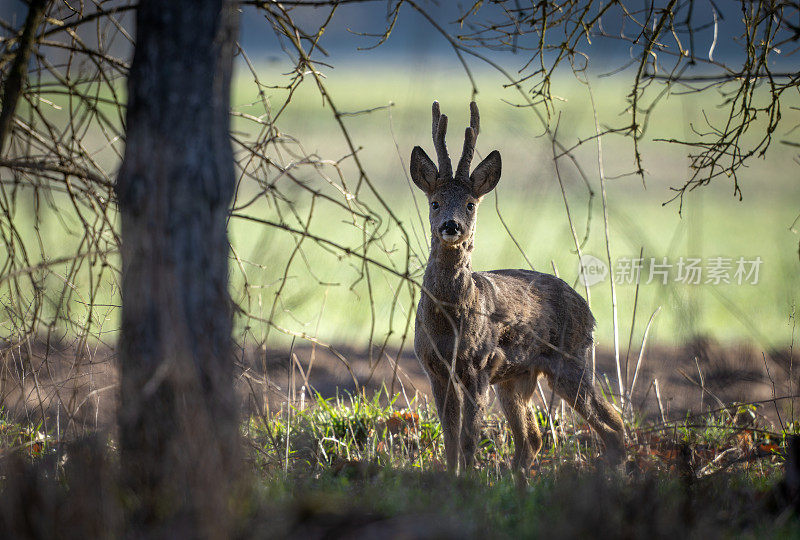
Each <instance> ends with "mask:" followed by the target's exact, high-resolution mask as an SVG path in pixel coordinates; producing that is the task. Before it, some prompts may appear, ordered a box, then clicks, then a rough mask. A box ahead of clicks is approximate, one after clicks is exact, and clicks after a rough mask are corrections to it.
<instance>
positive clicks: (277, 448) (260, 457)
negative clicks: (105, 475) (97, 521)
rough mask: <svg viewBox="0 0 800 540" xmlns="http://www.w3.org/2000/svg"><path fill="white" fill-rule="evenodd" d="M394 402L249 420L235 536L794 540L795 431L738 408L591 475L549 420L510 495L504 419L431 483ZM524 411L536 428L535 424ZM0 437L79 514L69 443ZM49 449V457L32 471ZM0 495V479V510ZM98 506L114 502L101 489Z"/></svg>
mask: <svg viewBox="0 0 800 540" xmlns="http://www.w3.org/2000/svg"><path fill="white" fill-rule="evenodd" d="M398 399H399V396H394V397H391V396H386V395H382V396H376V397H375V398H371V399H366V398H363V397H359V396H346V397H339V398H334V399H330V400H322V399H321V398H319V397H317V399H316V400H315V401H304V402H303V406H301V405H300V403H299V402H298V403H296V406H295V407H290V408H287V407H286V406H284V407H283V408H281V409H280V410H278V411H273V412H272V413H269V414H266V415H264V416H262V417H259V416H252V417H250V418H248V419H247V420H246V421H245V422H244V423H243V425H242V435H243V441H244V442H245V444H246V448H247V452H246V459H247V463H248V467H247V471H248V477H249V479H250V482H251V483H252V486H253V488H254V489H253V490H252V491H251V492H250V495H249V496H248V498H247V499H246V500H240V501H238V503H237V507H236V512H237V516H238V518H237V519H238V526H239V527H240V533H241V536H243V537H259V536H262V535H263V534H265V533H266V532H268V531H269V533H270V534H271V536H272V537H303V536H308V535H312V534H323V533H324V532H329V533H330V534H334V531H338V533H336V534H340V535H341V534H349V533H350V532H352V533H355V532H356V531H361V530H362V529H361V528H362V527H367V526H375V527H378V530H380V531H383V534H386V535H390V536H394V535H399V534H401V533H402V534H404V535H405V536H410V537H418V536H421V535H428V536H431V535H432V536H434V537H460V538H478V537H486V536H491V537H493V538H519V537H526V538H527V537H533V538H538V537H545V536H546V537H548V538H575V537H587V536H591V537H614V538H617V537H620V536H624V537H627V538H645V537H647V538H669V537H671V538H674V537H680V538H687V537H688V538H695V537H710V538H729V537H737V538H738V537H744V538H751V537H752V538H790V537H793V536H795V535H797V534H798V533H800V517H798V515H797V514H796V513H794V511H792V510H791V507H790V506H789V503H788V501H787V499H786V497H785V494H784V492H783V487H782V484H781V481H782V478H783V475H784V460H785V457H786V452H787V436H788V435H790V434H797V429H796V428H797V426H792V427H791V430H790V431H786V430H780V429H776V427H775V426H772V425H770V424H766V423H765V422H764V421H762V420H759V418H760V417H758V416H757V415H752V414H748V412H749V411H751V409H752V406H750V405H741V406H735V405H734V406H731V407H730V408H728V409H726V410H723V411H718V412H714V413H707V414H705V415H701V416H695V417H692V418H687V419H686V420H685V421H679V422H671V423H668V424H653V423H642V422H638V421H629V422H628V425H627V432H628V445H627V462H626V464H625V467H624V472H623V471H620V470H609V469H607V468H605V467H604V466H603V465H602V462H601V461H600V459H599V456H600V454H601V448H600V446H599V444H598V443H597V441H596V439H595V437H594V436H593V435H592V433H591V432H590V431H588V429H587V427H586V426H585V424H584V423H583V422H582V421H577V422H576V421H573V418H572V415H569V414H568V415H565V416H564V417H561V416H560V415H559V414H556V415H555V417H554V423H553V426H554V427H555V433H556V435H557V437H556V439H557V444H554V443H553V439H552V437H551V433H550V432H548V431H546V429H545V431H544V433H545V437H544V447H543V449H542V452H541V453H540V454H539V457H538V458H537V460H536V462H535V465H534V470H533V471H532V473H531V475H530V477H529V478H528V479H527V483H526V484H519V483H517V482H516V481H515V478H514V475H512V474H511V473H510V471H509V463H510V459H511V456H512V455H513V440H512V439H511V436H510V433H509V429H508V426H507V425H506V422H505V421H504V419H503V418H501V417H498V416H495V415H490V416H489V417H488V418H487V421H486V422H485V424H484V429H483V432H482V436H481V443H480V448H479V452H478V459H477V468H476V469H475V470H472V471H467V473H466V474H463V475H462V476H460V477H458V478H455V477H453V476H451V475H449V474H448V473H447V472H446V471H445V470H444V469H445V467H444V458H443V456H444V451H443V446H442V441H441V429H440V426H439V423H438V420H437V419H436V415H435V413H434V411H433V410H432V408H431V407H430V405H429V404H427V403H424V402H414V403H412V406H411V407H410V408H399V407H397V406H396V403H397V402H398ZM538 414H539V416H540V420H542V421H543V420H545V418H546V416H547V415H546V414H545V413H544V411H541V410H539V411H538ZM4 418H5V417H4ZM0 426H2V430H0V434H11V433H12V432H13V433H14V435H8V436H6V435H3V438H2V439H0V442H1V443H2V445H0V452H2V455H3V456H4V457H5V458H9V457H10V455H11V454H17V455H20V454H21V455H22V457H23V458H24V459H25V460H26V461H27V462H28V463H32V464H33V466H34V467H35V466H36V465H37V464H41V465H42V466H43V467H42V471H44V474H46V475H47V477H48V478H52V479H55V480H56V481H57V482H58V483H59V485H60V486H61V487H60V488H59V489H63V490H66V491H65V496H67V497H68V499H65V500H68V501H69V504H70V505H72V506H75V505H78V506H79V505H80V501H77V500H75V498H74V497H77V496H86V494H87V493H88V492H87V489H88V490H91V487H89V486H79V485H77V484H75V483H80V481H81V479H80V477H79V476H76V475H75V474H74V472H73V473H70V471H72V470H73V469H74V468H75V467H77V469H74V470H81V469H80V467H81V466H80V463H76V461H79V460H80V459H82V458H81V457H80V454H76V456H73V455H72V454H71V452H72V450H71V448H72V446H70V444H69V443H66V444H64V445H60V444H56V443H61V441H56V438H55V435H54V434H44V435H43V436H42V437H40V436H38V435H37V437H38V439H41V440H42V445H43V446H42V449H40V450H39V451H37V452H36V453H33V452H31V450H30V448H29V447H28V446H25V445H24V444H23V445H21V444H20V441H22V442H25V441H27V440H28V439H29V436H28V435H27V434H28V433H29V432H30V430H29V429H27V428H26V427H25V426H24V425H21V424H14V423H10V422H9V421H8V420H7V419H4V420H3V421H2V423H0ZM542 426H543V428H547V424H546V422H542ZM287 442H288V445H287ZM108 444H109V445H110V447H109V448H113V447H114V443H113V441H110V442H108ZM55 448H60V450H59V453H58V455H57V456H56V457H57V458H58V459H56V460H47V459H46V458H45V456H49V455H51V454H53V455H55V454H54V453H53V452H52V451H50V450H49V449H55ZM80 448H81V447H80V446H76V447H75V451H76V452H80ZM105 453H107V452H101V454H105ZM111 454H113V450H112V451H111ZM111 454H109V455H111ZM112 461H113V460H112ZM93 463H95V462H93ZM95 464H96V463H95ZM26 478H32V476H31V473H30V472H29V473H28V476H26ZM112 478H113V476H112ZM51 481H52V480H51ZM5 488H6V484H5V482H4V481H0V500H2V499H3V497H5V496H7V495H8V494H7V493H5ZM105 489H107V490H108V489H109V486H105ZM47 493H48V494H51V495H52V493H51V492H50V491H47ZM70 493H72V495H69V494H70ZM106 493H107V494H109V495H110V496H111V497H112V499H113V498H114V497H119V494H118V493H117V494H116V495H114V493H115V491H114V490H113V488H110V491H107V492H106ZM43 496H50V495H43ZM104 504H106V505H111V507H114V505H121V506H124V504H125V502H124V501H123V500H116V499H113V500H108V499H106V500H105V502H104ZM106 510H107V508H106ZM70 526H71V527H75V526H76V523H71V525H70ZM320 531H322V532H320Z"/></svg>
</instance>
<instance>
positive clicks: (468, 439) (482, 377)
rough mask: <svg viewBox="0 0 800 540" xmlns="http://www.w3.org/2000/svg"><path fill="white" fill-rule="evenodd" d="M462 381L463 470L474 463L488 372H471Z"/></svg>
mask: <svg viewBox="0 0 800 540" xmlns="http://www.w3.org/2000/svg"><path fill="white" fill-rule="evenodd" d="M462 382H463V384H464V401H463V404H462V408H461V411H462V413H461V456H462V457H461V459H462V464H463V466H464V470H465V471H468V470H470V469H471V468H472V466H473V464H474V463H475V451H476V449H477V446H478V438H479V437H480V433H481V426H482V424H483V413H484V411H485V409H486V404H487V402H488V400H489V374H488V373H485V372H478V373H471V374H470V376H468V377H466V378H465V379H464V380H462Z"/></svg>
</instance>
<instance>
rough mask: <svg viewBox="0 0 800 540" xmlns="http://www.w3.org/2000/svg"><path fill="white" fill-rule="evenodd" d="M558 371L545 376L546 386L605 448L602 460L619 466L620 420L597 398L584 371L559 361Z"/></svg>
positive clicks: (622, 434)
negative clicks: (578, 415)
mask: <svg viewBox="0 0 800 540" xmlns="http://www.w3.org/2000/svg"><path fill="white" fill-rule="evenodd" d="M560 367H561V369H560V370H558V369H557V370H556V372H555V373H548V374H547V375H548V381H549V383H550V385H551V386H552V387H553V389H554V390H555V391H556V393H557V394H558V395H559V396H561V397H562V398H563V399H564V401H566V402H567V403H568V404H569V405H570V406H571V407H572V408H573V409H575V411H577V412H578V414H580V415H581V416H582V417H583V418H584V419H585V420H586V421H587V422H588V423H589V425H590V426H592V429H594V430H595V431H596V432H597V434H598V435H599V436H600V439H602V441H603V444H605V447H606V455H605V458H606V460H607V461H608V462H609V463H611V464H615V465H616V464H619V463H620V462H622V460H623V459H624V458H625V427H624V424H623V423H622V417H620V415H619V413H618V412H617V411H616V410H614V408H613V407H612V406H611V404H610V403H608V402H607V401H606V400H604V399H603V398H602V397H600V396H599V395H598V393H597V389H596V388H594V386H592V384H591V378H590V374H589V372H588V371H587V369H588V368H581V367H577V366H572V365H570V364H569V363H568V362H567V361H563V360H562V362H561V366H560Z"/></svg>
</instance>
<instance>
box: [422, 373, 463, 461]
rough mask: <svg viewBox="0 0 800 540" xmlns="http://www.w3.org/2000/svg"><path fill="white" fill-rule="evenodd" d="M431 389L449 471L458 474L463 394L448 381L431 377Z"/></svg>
mask: <svg viewBox="0 0 800 540" xmlns="http://www.w3.org/2000/svg"><path fill="white" fill-rule="evenodd" d="M430 379H431V389H432V390H433V398H434V400H435V401H436V410H437V412H438V413H439V422H440V423H441V424H442V434H443V435H444V451H445V456H446V458H447V470H448V471H451V472H453V473H455V474H458V463H459V460H458V453H459V440H458V439H459V433H460V431H461V402H462V396H461V392H460V391H459V390H458V389H457V388H456V387H455V386H454V385H452V384H450V381H448V380H439V379H436V378H434V377H431V378H430Z"/></svg>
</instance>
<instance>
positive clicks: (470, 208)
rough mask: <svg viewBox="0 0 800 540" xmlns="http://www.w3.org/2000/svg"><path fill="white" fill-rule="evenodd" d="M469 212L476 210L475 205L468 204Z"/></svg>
mask: <svg viewBox="0 0 800 540" xmlns="http://www.w3.org/2000/svg"><path fill="white" fill-rule="evenodd" d="M467 210H469V211H470V212H472V211H473V210H475V203H471V202H468V203H467Z"/></svg>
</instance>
